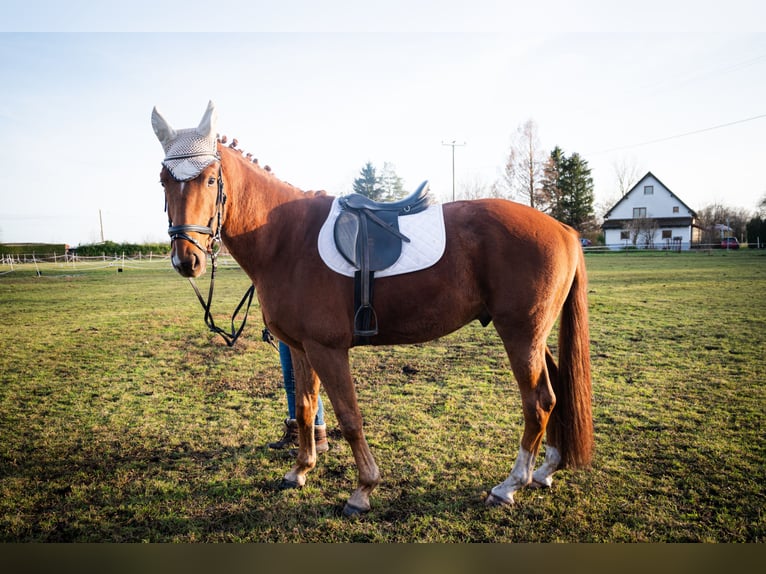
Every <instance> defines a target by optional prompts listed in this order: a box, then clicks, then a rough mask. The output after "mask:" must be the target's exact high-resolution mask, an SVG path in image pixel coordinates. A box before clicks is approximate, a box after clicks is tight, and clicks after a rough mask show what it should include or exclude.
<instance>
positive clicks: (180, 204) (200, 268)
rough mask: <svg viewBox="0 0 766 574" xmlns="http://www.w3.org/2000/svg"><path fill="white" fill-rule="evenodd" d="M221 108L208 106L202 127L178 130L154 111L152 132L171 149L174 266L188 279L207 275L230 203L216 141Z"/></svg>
mask: <svg viewBox="0 0 766 574" xmlns="http://www.w3.org/2000/svg"><path fill="white" fill-rule="evenodd" d="M215 119H216V117H215V107H214V106H213V102H210V103H208V107H207V111H206V112H205V115H204V116H203V117H202V121H201V122H200V124H199V126H198V127H196V128H191V129H183V130H175V129H173V128H172V127H171V126H170V124H169V123H168V122H167V120H165V118H163V117H162V115H160V113H159V112H158V111H157V108H154V110H153V111H152V127H153V128H154V133H155V134H157V138H158V139H159V140H160V143H161V144H162V147H163V149H164V150H165V159H164V160H163V162H162V172H161V173H160V182H161V183H162V187H163V188H165V205H166V208H167V212H168V221H169V225H170V227H169V228H168V233H169V234H170V239H171V243H172V248H171V260H172V262H173V267H175V269H176V271H178V272H179V273H180V274H181V275H183V276H184V277H199V276H200V275H202V274H203V273H204V272H205V267H206V263H207V254H208V253H210V252H211V250H212V249H213V248H214V245H213V244H214V242H215V241H216V240H218V239H219V235H218V234H219V233H220V226H221V217H222V210H223V204H224V195H223V182H222V179H221V170H220V165H221V163H220V158H219V156H218V148H217V142H216V131H215Z"/></svg>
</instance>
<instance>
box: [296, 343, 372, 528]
mask: <svg viewBox="0 0 766 574" xmlns="http://www.w3.org/2000/svg"><path fill="white" fill-rule="evenodd" d="M304 347H305V349H306V354H307V356H308V358H309V361H311V366H312V367H313V368H314V369H315V370H316V372H317V374H318V375H319V377H320V378H321V379H322V384H323V385H324V389H325V391H326V392H327V396H328V397H329V398H330V402H331V403H332V407H333V411H334V412H335V417H336V418H337V419H338V426H340V430H341V433H343V438H345V439H346V440H347V441H348V443H349V445H350V446H351V450H352V452H353V453H354V460H355V462H356V467H357V470H358V472H359V484H358V486H357V488H356V490H355V491H354V492H353V494H352V495H351V497H350V498H349V499H348V501H347V502H346V506H345V507H344V509H343V514H345V515H346V516H353V515H357V514H362V513H364V512H367V511H368V510H370V493H371V492H372V491H373V489H374V488H375V487H376V486H377V485H378V483H379V482H380V472H379V471H378V465H377V464H376V463H375V459H374V458H373V456H372V452H371V451H370V447H369V445H368V444H367V440H366V439H365V438H364V432H363V431H362V414H361V412H360V411H359V405H358V404H357V398H356V389H355V388H354V383H353V380H352V378H351V370H350V368H349V364H348V350H347V349H340V350H339V349H327V348H325V347H322V346H320V345H314V344H311V343H305V342H304Z"/></svg>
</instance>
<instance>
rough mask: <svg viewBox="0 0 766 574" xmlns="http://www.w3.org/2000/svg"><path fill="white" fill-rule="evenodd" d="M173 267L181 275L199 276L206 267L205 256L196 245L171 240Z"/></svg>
mask: <svg viewBox="0 0 766 574" xmlns="http://www.w3.org/2000/svg"><path fill="white" fill-rule="evenodd" d="M171 261H172V263H173V267H174V268H175V270H176V271H178V273H180V274H181V275H182V276H183V277H199V276H200V275H202V274H203V273H204V272H205V268H206V267H207V257H206V255H205V253H203V252H202V251H201V250H200V249H199V248H198V247H196V246H195V245H192V244H191V243H189V242H188V241H183V240H178V241H174V242H173V249H172V250H171Z"/></svg>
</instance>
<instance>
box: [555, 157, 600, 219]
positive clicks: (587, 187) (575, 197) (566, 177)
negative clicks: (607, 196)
mask: <svg viewBox="0 0 766 574" xmlns="http://www.w3.org/2000/svg"><path fill="white" fill-rule="evenodd" d="M560 182H561V183H560V187H561V191H562V193H561V203H562V206H563V211H564V218H563V219H562V220H561V221H563V222H564V223H566V224H567V225H571V226H572V227H574V228H575V229H577V230H578V231H580V232H583V231H586V230H587V229H588V228H589V227H591V226H592V225H593V223H594V222H593V178H592V177H591V175H590V167H588V162H587V161H585V160H584V159H583V158H582V157H581V156H580V154H578V153H577V152H575V153H573V154H572V155H571V156H569V157H568V158H566V159H565V160H564V166H563V172H562V174H561V179H560Z"/></svg>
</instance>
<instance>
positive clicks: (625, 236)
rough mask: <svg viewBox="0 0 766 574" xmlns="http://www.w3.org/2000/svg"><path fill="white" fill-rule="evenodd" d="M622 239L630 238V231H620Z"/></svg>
mask: <svg viewBox="0 0 766 574" xmlns="http://www.w3.org/2000/svg"><path fill="white" fill-rule="evenodd" d="M620 239H621V240H624V241H627V240H628V239H630V231H620Z"/></svg>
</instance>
